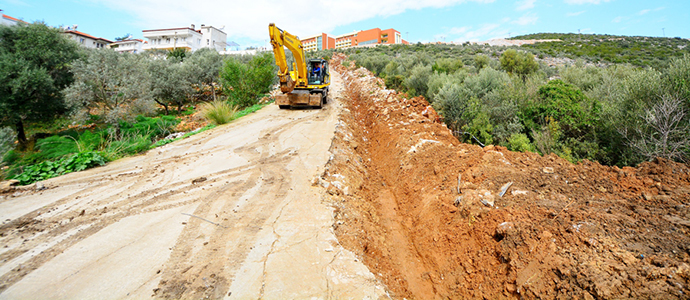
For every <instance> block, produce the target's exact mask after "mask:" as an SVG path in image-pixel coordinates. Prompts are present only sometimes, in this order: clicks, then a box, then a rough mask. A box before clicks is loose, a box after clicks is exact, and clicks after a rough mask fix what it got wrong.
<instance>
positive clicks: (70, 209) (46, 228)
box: [0, 118, 309, 293]
mask: <svg viewBox="0 0 690 300" xmlns="http://www.w3.org/2000/svg"><path fill="white" fill-rule="evenodd" d="M306 120H309V118H304V119H298V120H294V121H291V122H287V123H286V124H285V126H286V127H287V128H289V127H291V126H294V125H295V124H298V123H301V122H305V121H306ZM264 136H265V137H270V136H271V135H270V134H264ZM214 138H215V137H214V136H211V135H207V136H205V137H203V138H201V139H199V140H198V141H197V142H195V143H194V144H195V145H198V144H203V143H204V142H208V141H209V140H211V139H214ZM270 142H275V139H270V138H262V139H259V141H258V142H257V143H255V144H250V145H247V146H245V148H254V147H260V146H261V145H263V144H266V143H270ZM220 148H222V146H217V147H212V148H210V149H209V150H207V153H211V152H213V151H214V150H216V151H217V150H218V149H220ZM238 150H239V149H238ZM264 150H268V149H264ZM152 151H157V149H154V150H152ZM237 152H241V153H242V154H243V155H244V154H246V153H247V151H237ZM287 155H288V152H287V151H283V152H282V153H278V155H277V156H274V155H270V156H269V155H265V154H264V155H248V156H247V157H245V158H246V160H247V161H250V162H252V163H249V164H246V165H242V166H239V167H235V168H231V169H227V170H223V171H219V172H215V173H211V174H208V175H206V176H205V177H204V178H206V180H205V181H203V182H199V183H191V182H184V183H183V182H176V181H173V178H175V177H176V175H175V174H174V172H168V173H169V174H170V173H173V174H171V176H169V178H168V179H164V178H163V176H160V174H164V173H161V172H160V170H161V169H162V167H161V166H165V165H166V164H172V163H175V164H180V163H182V164H191V163H193V162H194V161H195V160H198V158H199V157H200V156H203V154H202V155H198V154H196V155H195V154H184V155H180V156H174V157H171V158H166V159H157V160H151V161H145V160H144V161H142V162H143V165H142V166H141V167H139V166H135V170H141V171H134V172H121V171H119V172H112V171H111V172H105V173H104V174H99V175H95V176H93V175H92V176H86V177H85V178H78V179H73V180H68V181H66V182H65V183H61V185H62V186H67V185H82V184H90V185H91V187H88V188H86V189H83V190H81V191H79V192H76V193H74V194H72V195H71V196H69V197H65V198H63V199H60V200H57V201H55V202H54V203H52V204H51V205H47V206H45V207H42V208H40V209H37V210H35V211H32V212H30V213H28V214H26V215H24V216H22V217H20V218H17V219H15V220H10V221H9V222H5V223H4V224H2V225H1V226H0V243H2V244H3V245H6V247H5V249H3V250H4V251H3V252H2V254H0V270H3V271H5V272H4V274H2V276H0V293H1V292H2V291H4V290H5V289H7V288H8V287H9V286H11V285H12V284H14V283H16V282H17V281H19V280H21V279H22V278H23V277H24V276H26V275H27V274H29V273H30V272H32V271H33V270H35V269H37V268H38V267H40V266H41V265H42V264H43V263H45V262H46V261H48V260H50V259H51V258H53V257H54V256H56V255H58V254H60V253H62V252H63V251H64V250H65V249H67V248H69V247H70V246H73V245H74V244H75V243H77V242H79V241H80V240H83V239H85V238H87V237H89V236H91V235H93V234H96V233H97V232H99V231H100V230H101V229H103V228H105V227H107V226H109V225H111V224H113V223H116V222H118V221H120V220H122V219H123V218H126V217H129V216H134V215H139V214H144V213H150V212H154V211H159V210H166V209H170V208H174V207H179V206H184V205H188V204H191V203H196V202H203V203H207V202H210V201H215V200H217V198H218V196H217V195H214V194H218V193H219V192H222V191H224V190H229V191H233V193H237V192H238V191H243V190H245V189H246V188H247V186H246V185H244V186H242V185H239V186H238V184H236V183H232V184H231V183H229V182H226V183H225V184H226V185H231V186H236V187H235V188H234V189H232V188H231V187H227V188H225V187H220V188H219V191H211V189H209V191H206V188H209V187H211V186H213V184H216V183H218V182H220V180H222V179H227V178H228V177H229V178H232V177H233V176H236V175H239V174H240V173H243V172H247V171H250V170H252V169H254V168H257V166H263V165H270V164H276V163H278V164H280V163H285V158H286V157H288V158H289V156H287ZM264 168H265V167H264ZM252 172H253V174H254V175H255V176H254V177H258V176H259V175H260V173H261V172H260V171H252ZM121 174H124V175H123V176H124V177H130V178H131V177H135V178H136V180H129V181H121V182H119V183H115V184H113V182H114V181H117V180H122V179H123V178H120V177H121V176H119V175H121ZM242 176H245V175H242ZM94 179H95V180H96V181H97V183H96V185H94V182H93V181H94ZM149 186H156V187H155V188H149ZM237 186H238V187H237ZM103 189H107V190H110V191H112V190H114V191H119V192H116V193H113V194H110V195H103V194H101V193H99V192H104V191H103ZM215 189H218V188H214V190H215ZM131 191H136V192H131ZM27 193H32V192H31V191H28V192H27ZM186 194H205V195H206V196H201V197H194V198H193V199H188V197H186V196H185V195H186ZM89 196H90V197H89ZM83 197H86V198H83ZM80 198H81V200H80ZM201 207H204V206H201ZM87 210H88V211H87ZM195 213H196V212H195ZM190 224H194V221H192V222H190ZM65 235H67V236H66V237H65ZM55 239H59V241H58V242H56V243H55V242H54V240H55ZM42 244H54V245H52V246H50V247H48V248H47V249H45V250H43V251H41V252H40V253H36V254H34V255H32V256H31V257H30V258H26V257H21V256H22V255H23V254H26V253H28V252H29V251H30V250H31V249H35V248H36V247H38V246H40V245H42ZM10 245H12V246H14V247H12V248H11V249H8V248H9V246H10Z"/></svg>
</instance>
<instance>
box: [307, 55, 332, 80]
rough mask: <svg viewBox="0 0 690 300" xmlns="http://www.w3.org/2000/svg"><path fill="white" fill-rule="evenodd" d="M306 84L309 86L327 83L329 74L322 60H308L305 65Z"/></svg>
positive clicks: (325, 63) (324, 61) (326, 64)
mask: <svg viewBox="0 0 690 300" xmlns="http://www.w3.org/2000/svg"><path fill="white" fill-rule="evenodd" d="M307 70H308V74H309V75H308V76H307V79H308V82H309V84H310V85H311V84H318V85H320V84H324V83H326V82H328V81H329V80H328V79H329V77H330V74H329V73H328V62H327V61H326V60H323V59H310V60H309V62H308V63H307Z"/></svg>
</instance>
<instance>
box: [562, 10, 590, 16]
mask: <svg viewBox="0 0 690 300" xmlns="http://www.w3.org/2000/svg"><path fill="white" fill-rule="evenodd" d="M585 12H586V10H583V11H578V12H569V13H566V14H565V15H566V16H568V17H576V16H579V15H581V14H584V13H585Z"/></svg>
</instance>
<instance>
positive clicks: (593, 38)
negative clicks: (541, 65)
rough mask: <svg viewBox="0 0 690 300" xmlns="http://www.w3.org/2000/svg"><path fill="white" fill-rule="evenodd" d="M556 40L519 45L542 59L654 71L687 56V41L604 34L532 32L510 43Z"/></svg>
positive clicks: (688, 43)
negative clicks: (551, 57)
mask: <svg viewBox="0 0 690 300" xmlns="http://www.w3.org/2000/svg"><path fill="white" fill-rule="evenodd" d="M530 39H559V40H561V41H557V42H543V43H536V44H531V45H529V44H528V45H522V46H521V47H523V48H530V49H534V50H536V51H535V52H537V54H543V55H545V56H556V57H557V56H566V57H569V58H573V59H577V58H582V59H585V60H588V61H591V62H595V63H598V62H603V63H630V64H632V65H636V66H642V67H647V66H651V67H654V68H660V67H666V66H667V65H668V61H670V59H671V58H678V57H683V55H688V54H690V47H688V46H689V45H690V40H688V39H682V38H661V37H645V36H617V35H605V34H576V33H536V34H528V35H521V36H516V37H513V38H511V40H530Z"/></svg>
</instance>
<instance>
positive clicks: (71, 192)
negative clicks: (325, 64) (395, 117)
mask: <svg viewBox="0 0 690 300" xmlns="http://www.w3.org/2000/svg"><path fill="white" fill-rule="evenodd" d="M342 86H343V85H342V80H341V79H340V77H339V76H337V74H334V79H333V84H332V91H331V102H330V103H329V104H328V105H327V106H326V107H325V108H324V109H322V110H279V109H278V108H277V106H274V105H270V106H268V107H266V108H264V109H262V110H260V111H259V112H257V113H255V114H252V115H249V116H247V117H244V118H242V119H240V120H238V121H236V122H234V123H232V124H230V125H226V126H220V127H217V128H215V129H213V130H210V131H207V132H204V133H201V134H198V135H195V136H192V137H190V138H188V139H185V140H182V141H179V142H176V143H172V144H168V145H166V146H163V147H161V148H157V149H154V150H152V151H149V152H148V153H146V154H145V155H141V156H137V157H132V158H127V159H123V160H120V161H116V162H113V163H110V164H108V165H107V166H104V167H100V168H95V169H91V170H88V171H84V172H79V173H73V174H69V175H66V176H62V177H59V178H54V179H51V180H47V181H45V182H43V183H42V184H43V185H44V186H45V187H46V188H47V189H45V190H40V191H39V190H36V189H23V190H18V191H15V192H13V193H10V194H4V195H0V220H2V225H1V227H0V245H2V248H0V292H1V293H0V299H38V298H41V299H87V298H88V299H95V298H98V299H119V298H136V299H139V298H148V297H152V296H153V297H159V298H187V299H189V298H202V297H203V298H205V297H210V298H226V299H249V298H265V299H277V298H312V297H315V298H334V297H335V298H357V299H362V298H379V297H380V296H385V295H386V292H385V290H384V289H383V287H382V285H381V284H380V283H379V282H377V280H376V279H375V278H374V276H373V274H372V273H370V272H369V270H368V269H367V267H365V266H364V265H363V264H362V263H361V262H360V261H359V260H358V258H357V257H356V256H355V255H354V254H353V253H352V252H350V251H348V250H345V249H343V248H342V247H341V246H340V245H339V244H338V241H337V239H336V237H335V235H334V231H333V227H332V225H333V223H334V219H333V211H332V209H331V208H330V207H328V206H327V205H325V204H323V203H322V200H323V194H324V190H323V189H322V188H321V187H319V186H315V185H313V184H312V181H313V179H314V178H316V177H318V175H319V174H321V173H322V172H323V166H324V165H325V164H326V162H327V161H328V159H329V157H330V155H331V154H330V153H329V152H328V149H329V146H330V144H331V140H332V137H333V134H334V129H335V126H336V122H337V119H338V113H339V111H340V110H341V108H342V104H341V103H340V102H339V101H338V99H339V98H340V97H341V96H340V94H341V90H342Z"/></svg>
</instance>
